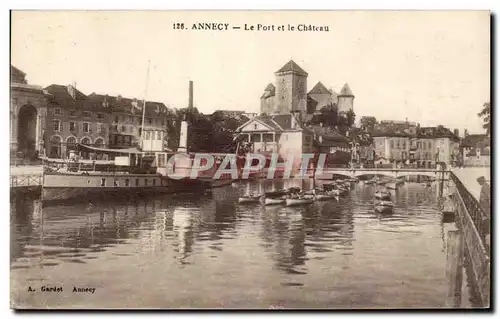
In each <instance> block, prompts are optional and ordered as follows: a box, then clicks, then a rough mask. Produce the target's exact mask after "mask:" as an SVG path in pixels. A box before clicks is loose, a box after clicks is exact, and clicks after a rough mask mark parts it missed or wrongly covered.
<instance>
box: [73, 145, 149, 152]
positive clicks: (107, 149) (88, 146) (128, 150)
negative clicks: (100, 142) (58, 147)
mask: <svg viewBox="0 0 500 319" xmlns="http://www.w3.org/2000/svg"><path fill="white" fill-rule="evenodd" d="M78 146H79V147H84V148H87V149H89V150H93V151H98V152H105V153H126V154H143V152H142V151H140V150H138V149H136V148H133V147H131V148H103V147H94V146H90V145H85V144H78Z"/></svg>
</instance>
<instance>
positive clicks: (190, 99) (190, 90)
mask: <svg viewBox="0 0 500 319" xmlns="http://www.w3.org/2000/svg"><path fill="white" fill-rule="evenodd" d="M188 108H190V109H192V108H193V81H189V102H188Z"/></svg>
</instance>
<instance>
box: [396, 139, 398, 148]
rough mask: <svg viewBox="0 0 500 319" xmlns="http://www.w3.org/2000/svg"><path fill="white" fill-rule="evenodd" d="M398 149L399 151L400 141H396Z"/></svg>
mask: <svg viewBox="0 0 500 319" xmlns="http://www.w3.org/2000/svg"><path fill="white" fill-rule="evenodd" d="M396 148H397V149H399V140H396Z"/></svg>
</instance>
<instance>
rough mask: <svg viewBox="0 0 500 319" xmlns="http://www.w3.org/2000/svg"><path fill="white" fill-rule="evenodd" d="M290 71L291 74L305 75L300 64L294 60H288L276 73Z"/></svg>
mask: <svg viewBox="0 0 500 319" xmlns="http://www.w3.org/2000/svg"><path fill="white" fill-rule="evenodd" d="M286 72H292V73H293V74H298V75H304V76H307V72H306V71H304V70H303V69H302V68H301V67H300V66H298V65H297V63H295V61H293V60H290V61H288V62H287V63H286V64H285V65H283V66H282V67H281V69H279V70H278V71H276V73H286Z"/></svg>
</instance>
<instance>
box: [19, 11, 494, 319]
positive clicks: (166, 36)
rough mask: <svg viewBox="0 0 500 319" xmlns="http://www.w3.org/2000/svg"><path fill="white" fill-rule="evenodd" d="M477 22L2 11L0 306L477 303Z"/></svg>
mask: <svg viewBox="0 0 500 319" xmlns="http://www.w3.org/2000/svg"><path fill="white" fill-rule="evenodd" d="M490 24H491V15H490V12H488V11H12V12H11V63H10V241H11V242H10V293H11V296H10V304H11V308H13V309H193V308H196V309H198V308H201V309H250V308H252V309H304V308H309V309H352V310H357V309H422V308H425V309H447V308H465V309H467V308H482V309H484V308H489V307H490V246H491V245H490V193H491V192H490V180H491V177H490V175H491V174H490V152H491V144H490V110H491V104H490V101H491V99H490V95H491V92H490V81H491V79H490V72H491V65H490V50H491V42H490Z"/></svg>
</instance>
